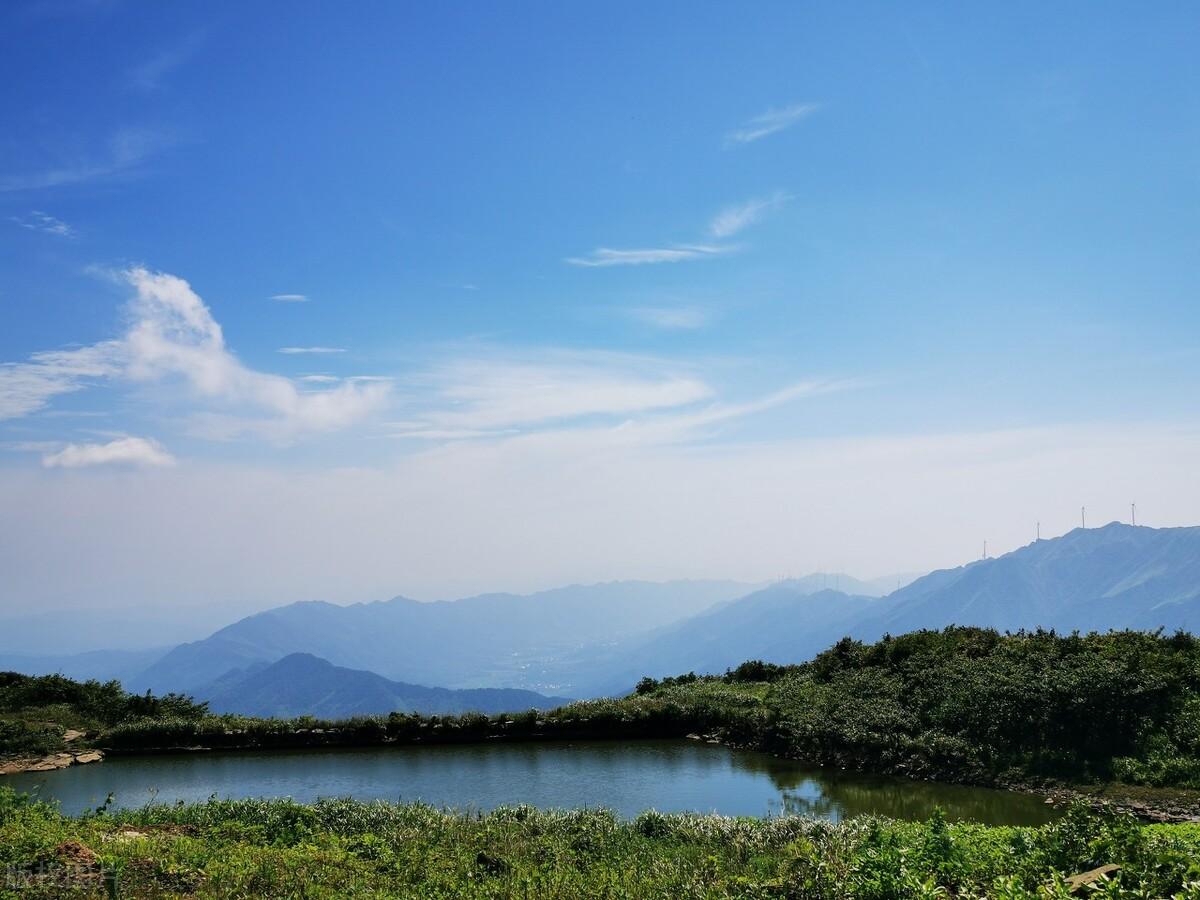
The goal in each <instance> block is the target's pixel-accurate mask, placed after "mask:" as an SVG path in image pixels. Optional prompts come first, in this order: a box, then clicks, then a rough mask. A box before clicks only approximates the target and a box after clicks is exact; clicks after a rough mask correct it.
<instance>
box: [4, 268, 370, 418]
mask: <svg viewBox="0 0 1200 900" xmlns="http://www.w3.org/2000/svg"><path fill="white" fill-rule="evenodd" d="M119 278H120V280H122V281H123V282H124V283H126V284H128V285H130V286H131V287H132V288H133V290H134V296H133V298H132V299H131V300H130V301H129V303H128V304H127V308H126V312H127V315H128V317H129V320H130V325H129V328H128V330H127V331H126V333H125V334H124V335H123V336H122V337H121V338H120V339H118V340H112V341H103V342H100V343H97V344H93V345H90V346H86V347H80V348H75V349H66V350H58V351H50V352H44V353H38V354H34V355H33V356H32V357H31V358H30V360H29V362H27V363H17V364H7V365H3V366H0V419H3V418H14V417H18V416H22V415H26V414H28V413H30V412H34V411H36V410H38V409H40V408H42V407H43V406H45V405H46V404H47V403H48V402H49V401H50V400H51V399H53V398H54V397H55V396H57V395H59V394H64V393H68V392H72V391H78V390H81V389H83V388H84V387H86V386H87V385H88V384H89V383H91V382H93V381H98V380H105V379H108V380H121V381H127V382H135V383H136V382H162V381H168V380H171V379H180V380H182V381H183V382H184V384H186V385H187V386H188V387H189V388H190V390H191V393H192V395H193V396H194V397H196V398H199V399H201V400H205V401H211V402H214V403H217V404H219V405H220V406H221V408H222V411H223V414H225V415H230V416H233V419H231V420H229V421H227V423H226V424H227V426H228V425H231V424H236V423H237V422H242V423H243V424H244V425H245V426H246V429H247V430H255V429H261V428H268V429H270V430H271V433H272V434H273V435H274V436H275V437H277V438H280V439H286V438H290V437H294V436H296V435H299V434H303V433H307V432H321V431H332V430H337V429H340V428H344V427H346V426H348V425H351V424H354V423H356V422H359V421H362V420H363V419H365V418H366V417H367V416H369V415H370V414H372V413H374V412H375V411H377V410H379V409H381V408H382V407H383V405H384V404H385V402H386V400H387V397H388V395H389V393H390V389H391V385H390V384H389V383H388V382H386V381H364V382H361V383H358V382H347V383H344V384H342V385H340V386H338V387H336V388H333V389H330V390H324V391H309V392H302V391H301V390H300V389H299V388H298V387H297V385H296V384H295V382H293V381H292V380H291V379H289V378H285V377H284V376H281V375H274V374H270V373H266V372H260V371H257V370H255V369H251V368H249V367H247V366H245V365H244V364H243V363H241V362H240V361H239V360H238V359H237V357H236V356H235V355H234V354H233V353H232V352H231V351H230V350H229V348H228V347H227V346H226V344H225V338H224V334H223V333H222V330H221V326H220V325H219V324H218V323H217V321H216V319H215V318H213V316H212V312H211V310H210V309H209V308H208V306H206V305H205V303H204V301H203V300H201V299H200V297H199V295H197V294H196V293H195V291H193V290H192V288H191V286H190V285H189V284H188V283H187V282H186V281H184V280H183V279H182V278H178V277H176V276H174V275H169V274H165V273H161V272H151V271H149V270H147V269H144V268H140V267H137V268H132V269H128V270H126V271H124V272H122V273H120V275H119ZM263 416H265V417H266V419H265V420H264V419H263V418H262V417H263Z"/></svg>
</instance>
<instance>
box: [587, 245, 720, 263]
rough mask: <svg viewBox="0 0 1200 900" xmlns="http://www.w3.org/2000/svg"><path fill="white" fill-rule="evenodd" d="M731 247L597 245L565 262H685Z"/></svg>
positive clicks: (718, 252)
mask: <svg viewBox="0 0 1200 900" xmlns="http://www.w3.org/2000/svg"><path fill="white" fill-rule="evenodd" d="M732 249H733V248H732V247H722V246H719V245H712V244H679V245H676V246H672V247H653V248H649V249H645V250H613V249H610V248H608V247H598V248H597V249H595V250H593V251H592V252H591V253H590V254H589V255H587V256H569V257H567V259H566V262H568V263H570V264H571V265H573V266H590V267H599V266H644V265H654V264H656V263H677V262H686V261H687V260H692V259H703V258H705V257H708V256H716V255H718V254H721V253H728V252H730V251H731V250H732Z"/></svg>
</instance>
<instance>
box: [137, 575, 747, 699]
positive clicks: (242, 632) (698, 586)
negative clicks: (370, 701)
mask: <svg viewBox="0 0 1200 900" xmlns="http://www.w3.org/2000/svg"><path fill="white" fill-rule="evenodd" d="M752 589H753V586H751V585H746V584H740V583H737V582H724V581H676V582H666V583H661V584H659V583H653V582H640V581H632V582H607V583H604V584H595V585H572V586H568V587H565V588H557V589H555V590H551V591H543V592H541V593H538V594H531V595H526V596H518V595H513V594H486V595H481V596H478V597H469V598H466V599H464V600H455V601H443V602H437V603H421V602H418V601H415V600H409V599H406V598H403V597H397V598H395V599H394V600H388V601H382V602H378V603H360V604H354V605H351V606H335V605H333V604H330V603H294V604H291V605H290V606H283V607H279V608H277V609H272V610H268V611H266V612H262V613H259V614H257V615H254V616H249V617H247V618H245V619H241V620H239V621H237V622H234V623H233V624H231V625H228V626H226V627H225V628H222V629H220V630H219V631H217V632H215V633H214V634H212V635H211V636H210V637H208V638H205V639H204V640H202V641H195V642H192V643H189V644H181V645H179V646H178V647H176V648H175V649H173V650H172V651H170V652H169V653H167V654H166V655H165V656H164V657H163V658H162V659H160V660H158V661H157V662H156V663H155V664H154V665H151V666H149V667H148V668H147V669H146V670H145V671H144V672H142V673H141V674H140V675H139V676H138V677H137V678H136V679H134V682H133V684H132V686H133V687H134V688H135V689H137V690H142V689H146V688H150V689H153V690H155V691H163V690H176V691H194V690H197V689H199V688H202V687H205V686H206V685H208V684H211V683H212V682H213V681H214V680H215V679H217V678H220V677H221V676H222V675H224V674H225V673H226V672H228V671H230V670H232V669H243V668H246V667H247V666H251V665H253V664H255V663H262V662H266V663H271V662H274V661H276V660H278V659H281V658H283V657H284V656H287V655H289V654H292V653H311V654H313V655H315V656H318V657H320V658H322V659H327V660H329V661H330V662H331V663H333V664H334V665H344V666H348V667H351V668H355V669H367V670H370V671H372V672H376V673H378V674H380V675H383V676H384V677H386V678H392V679H396V680H399V681H405V682H410V683H424V684H438V685H442V686H446V687H459V688H466V687H480V686H506V687H522V688H527V689H537V690H539V691H543V692H544V691H546V690H549V691H550V692H557V690H558V686H557V685H555V684H553V683H548V682H547V681H546V679H545V678H543V677H542V672H543V670H544V669H545V668H546V665H547V663H548V661H550V660H553V659H557V658H558V657H560V656H562V655H563V654H566V653H569V652H572V651H574V650H576V649H578V648H579V647H581V646H583V645H584V644H588V643H596V642H606V641H617V640H622V639H625V638H628V637H630V636H632V635H634V634H638V633H640V632H643V631H647V630H651V629H653V628H657V627H660V626H662V625H666V624H669V623H672V622H675V621H678V620H681V619H684V618H688V617H689V616H691V615H694V614H695V613H697V612H700V611H702V610H704V609H707V608H709V607H711V606H712V605H714V604H716V603H720V602H722V601H725V600H731V599H734V598H736V597H739V596H742V595H744V594H746V593H747V592H748V591H749V590H752Z"/></svg>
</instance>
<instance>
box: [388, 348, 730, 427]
mask: <svg viewBox="0 0 1200 900" xmlns="http://www.w3.org/2000/svg"><path fill="white" fill-rule="evenodd" d="M412 387H413V388H414V396H418V397H420V398H421V399H420V403H421V404H422V405H423V406H424V407H425V408H424V410H423V411H421V410H410V412H416V413H417V415H415V416H414V417H413V419H412V420H411V421H408V422H403V423H394V427H396V428H397V429H398V430H399V431H401V432H404V433H407V434H408V435H409V436H420V437H431V436H434V435H436V436H438V437H445V436H448V435H451V434H453V435H454V436H456V437H463V436H469V437H476V436H482V435H492V434H497V433H509V432H511V431H515V430H521V429H531V428H532V429H539V428H546V427H564V426H569V425H573V424H576V423H579V422H580V421H581V420H588V419H593V418H595V417H612V416H628V415H630V414H634V413H640V412H648V411H651V410H661V409H671V408H678V407H681V406H687V405H689V404H692V403H696V402H698V401H701V400H705V399H707V398H709V397H711V396H712V388H711V387H709V385H707V384H706V383H704V381H702V380H701V379H699V378H698V377H696V376H695V375H692V374H690V373H688V372H686V371H682V370H680V369H679V367H677V366H672V365H671V364H668V363H665V362H663V361H661V360H648V359H643V358H639V357H630V356H625V355H622V354H610V353H596V352H591V353H589V352H581V351H539V352H536V353H532V354H529V355H528V356H527V357H525V358H519V357H518V358H513V357H497V358H492V357H487V356H484V357H464V358H461V359H457V360H453V361H450V362H446V363H442V364H439V365H438V366H436V367H434V368H432V369H431V370H429V371H427V372H425V373H423V374H422V375H421V376H419V377H418V378H417V379H416V380H415V382H414V383H413V384H412Z"/></svg>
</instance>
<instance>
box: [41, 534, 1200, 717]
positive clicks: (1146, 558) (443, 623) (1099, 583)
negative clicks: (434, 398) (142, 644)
mask: <svg viewBox="0 0 1200 900" xmlns="http://www.w3.org/2000/svg"><path fill="white" fill-rule="evenodd" d="M894 578H895V577H894V576H893V577H891V578H888V579H886V581H892V580H894ZM880 581H881V580H880V579H876V581H875V582H874V583H871V582H861V581H856V580H854V579H851V578H850V577H849V576H844V575H811V576H806V577H805V578H801V579H794V580H788V581H782V582H778V583H776V584H773V585H770V586H768V587H765V588H760V589H755V588H754V587H753V586H749V585H742V584H737V583H734V582H670V583H666V584H652V583H647V582H610V583H607V584H600V585H587V586H580V585H576V586H570V587H566V588H560V589H557V590H554V591H546V592H543V593H541V594H535V595H530V596H524V597H520V596H514V595H510V594H493V595H482V596H479V597H473V598H468V599H466V600H460V601H451V602H443V603H418V602H416V601H412V600H406V599H403V598H397V599H395V600H391V601H385V602H381V603H371V604H357V605H354V606H347V607H343V606H334V605H332V604H326V603H297V604H292V605H290V606H284V607H279V608H277V609H273V610H268V611H266V612H263V613H260V614H258V615H254V616H249V617H247V618H244V619H241V620H239V621H237V622H235V623H233V624H231V625H228V626H226V627H225V628H222V629H220V630H219V631H217V632H215V633H214V634H212V635H211V636H210V637H208V638H206V639H204V640H202V641H196V642H192V643H189V644H181V645H179V646H177V647H175V648H173V649H172V650H170V652H168V653H166V654H165V655H163V656H162V658H160V659H158V660H156V661H154V662H153V664H148V665H146V666H145V668H144V669H143V670H142V671H140V672H139V673H138V674H137V675H136V676H135V677H132V678H130V679H127V680H126V683H127V684H128V685H129V686H131V687H132V688H134V689H135V690H144V689H146V688H153V689H154V690H156V691H164V690H179V691H187V692H196V691H199V690H215V689H216V688H215V685H216V683H217V682H218V681H219V680H223V679H224V678H225V677H226V676H229V675H230V673H241V674H240V675H238V676H237V677H238V678H245V677H248V676H249V675H250V674H253V673H255V672H258V671H260V670H263V669H266V668H267V667H269V666H271V665H272V664H274V663H276V662H278V661H280V660H282V659H284V658H285V657H288V656H291V655H292V654H296V653H305V654H311V655H313V656H315V657H318V658H320V659H322V660H327V661H328V663H329V664H331V665H333V666H334V667H343V668H347V669H355V670H365V671H367V672H369V673H374V674H375V675H376V676H378V677H381V678H383V679H384V680H385V681H386V680H391V681H395V682H401V683H407V684H411V685H421V684H436V685H440V686H442V687H449V688H479V687H513V688H521V689H527V690H533V691H536V692H537V693H540V694H552V695H556V696H571V697H576V696H593V695H596V694H602V693H617V692H620V691H623V690H626V689H628V688H631V687H632V686H633V684H634V683H635V682H636V680H637V679H638V678H640V677H641V676H642V675H648V674H649V675H655V676H659V675H664V674H677V673H680V672H686V671H689V670H695V671H697V672H716V671H721V670H723V669H724V668H725V667H727V666H731V665H736V664H737V663H739V662H742V661H743V660H745V659H749V658H761V659H766V660H770V661H773V662H800V661H803V660H804V659H807V658H809V657H811V656H812V655H813V654H814V653H816V652H818V651H819V650H821V649H823V648H824V647H826V646H828V645H829V644H832V643H833V642H834V641H836V640H838V639H839V638H841V637H843V636H846V635H850V636H853V637H857V638H861V639H864V640H874V639H877V638H878V637H880V636H882V635H883V634H885V633H891V634H901V633H904V632H907V631H912V630H915V629H919V628H942V627H945V626H947V625H951V624H957V625H978V626H987V627H993V628H997V629H999V630H1001V631H1015V630H1018V629H1021V628H1025V629H1032V628H1036V627H1044V628H1054V629H1057V630H1059V631H1073V630H1079V631H1091V630H1100V631H1103V630H1107V629H1110V628H1134V629H1141V630H1153V629H1156V628H1165V629H1167V630H1175V629H1178V628H1182V629H1186V630H1190V631H1193V632H1200V527H1189V528H1161V529H1156V528H1148V527H1145V526H1142V527H1134V526H1130V525H1122V524H1118V523H1111V524H1109V525H1105V526H1103V527H1101V528H1092V529H1086V530H1085V529H1075V530H1074V531H1071V532H1069V533H1067V534H1065V535H1063V536H1061V537H1057V538H1048V539H1045V540H1041V541H1037V542H1034V543H1032V544H1029V545H1027V546H1025V547H1021V548H1019V549H1017V550H1014V551H1012V552H1011V553H1007V554H1005V555H1003V556H1000V557H997V558H994V559H987V560H979V561H976V562H972V563H969V564H967V565H964V566H960V567H957V568H954V569H944V570H939V571H937V572H932V573H930V574H928V575H926V576H924V577H921V578H918V579H917V580H915V581H913V582H912V583H911V584H908V585H907V586H903V587H901V588H900V589H899V590H895V591H892V592H891V593H890V594H888V595H887V596H885V597H882V598H877V597H871V596H868V595H869V594H872V593H876V594H877V593H879V590H880ZM833 587H842V588H850V589H852V591H853V593H846V592H844V591H837V590H833V589H832V588H833ZM137 659H138V657H136V656H135V655H132V654H123V655H121V656H120V657H117V658H113V659H111V660H106V659H102V658H101V657H94V658H90V659H83V660H77V659H70V660H68V659H64V660H63V661H62V663H61V664H62V665H64V666H65V665H71V666H73V667H74V669H73V671H76V672H80V667H84V668H86V666H88V665H92V666H99V665H101V663H104V664H105V665H110V666H111V667H114V668H115V667H117V666H120V667H122V669H123V670H125V669H127V667H129V666H130V665H132V664H133V663H134V662H135V661H136V660H137ZM27 662H28V664H29V665H33V664H34V663H33V662H32V661H27ZM47 664H49V663H47V662H46V661H42V662H40V663H38V665H40V666H42V667H44V666H45V665H47ZM110 670H111V669H110ZM80 674H82V672H80ZM230 677H233V676H230Z"/></svg>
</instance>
